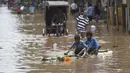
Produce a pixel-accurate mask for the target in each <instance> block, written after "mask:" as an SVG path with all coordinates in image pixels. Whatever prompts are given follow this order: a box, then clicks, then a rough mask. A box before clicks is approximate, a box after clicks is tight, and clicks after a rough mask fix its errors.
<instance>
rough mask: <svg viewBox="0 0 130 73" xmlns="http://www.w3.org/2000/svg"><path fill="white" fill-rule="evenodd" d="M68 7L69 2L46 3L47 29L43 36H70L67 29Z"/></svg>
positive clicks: (44, 30)
mask: <svg viewBox="0 0 130 73" xmlns="http://www.w3.org/2000/svg"><path fill="white" fill-rule="evenodd" d="M68 7H69V3H68V2H67V1H46V2H45V29H43V36H44V35H49V36H50V34H54V35H56V36H62V35H67V34H68V30H67V28H66V22H67V12H68Z"/></svg>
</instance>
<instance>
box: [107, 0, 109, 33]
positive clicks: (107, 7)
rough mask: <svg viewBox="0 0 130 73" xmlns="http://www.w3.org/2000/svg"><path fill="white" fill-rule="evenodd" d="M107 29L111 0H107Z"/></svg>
mask: <svg viewBox="0 0 130 73" xmlns="http://www.w3.org/2000/svg"><path fill="white" fill-rule="evenodd" d="M106 8H107V30H108V31H109V0H107V5H106Z"/></svg>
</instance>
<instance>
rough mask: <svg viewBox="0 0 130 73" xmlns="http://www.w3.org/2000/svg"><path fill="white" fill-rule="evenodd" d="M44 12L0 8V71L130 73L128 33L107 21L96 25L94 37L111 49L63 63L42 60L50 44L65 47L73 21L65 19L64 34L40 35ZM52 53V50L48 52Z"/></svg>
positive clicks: (103, 45)
mask: <svg viewBox="0 0 130 73" xmlns="http://www.w3.org/2000/svg"><path fill="white" fill-rule="evenodd" d="M44 26H45V24H44V18H43V15H40V14H36V15H21V16H18V15H16V14H12V12H11V10H8V9H7V7H1V8H0V73H129V72H130V69H129V68H130V63H129V61H130V56H129V55H130V36H128V35H127V34H125V33H123V32H122V30H121V29H120V30H119V31H116V30H115V28H113V27H112V28H111V29H110V31H109V32H108V31H107V29H106V25H105V24H103V23H100V24H99V25H98V26H97V34H96V37H97V39H98V41H99V42H100V44H101V45H102V49H109V50H111V51H113V53H108V54H102V55H100V56H97V57H90V58H87V59H80V60H75V61H73V62H72V63H71V64H69V65H66V64H65V63H62V62H57V63H56V62H55V63H45V62H42V61H41V59H42V57H43V56H45V55H46V53H47V51H49V53H50V54H53V51H51V50H52V44H53V43H57V44H58V46H57V49H58V50H59V51H62V52H63V51H65V50H66V49H68V48H67V47H69V46H70V45H71V43H72V41H73V36H74V35H73V34H75V31H74V22H72V21H68V29H69V35H68V36H64V37H50V38H49V37H47V36H44V37H43V36H42V29H43V28H44ZM50 51H51V52H52V53H51V52H50Z"/></svg>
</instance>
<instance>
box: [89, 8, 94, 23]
mask: <svg viewBox="0 0 130 73" xmlns="http://www.w3.org/2000/svg"><path fill="white" fill-rule="evenodd" d="M87 15H88V18H89V20H90V21H92V19H93V16H94V8H93V7H92V6H90V7H88V9H87Z"/></svg>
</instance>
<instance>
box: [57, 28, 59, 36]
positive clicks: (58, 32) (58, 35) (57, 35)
mask: <svg viewBox="0 0 130 73" xmlns="http://www.w3.org/2000/svg"><path fill="white" fill-rule="evenodd" d="M56 36H57V37H59V30H58V29H56Z"/></svg>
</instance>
